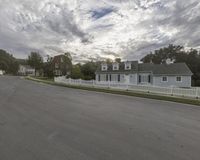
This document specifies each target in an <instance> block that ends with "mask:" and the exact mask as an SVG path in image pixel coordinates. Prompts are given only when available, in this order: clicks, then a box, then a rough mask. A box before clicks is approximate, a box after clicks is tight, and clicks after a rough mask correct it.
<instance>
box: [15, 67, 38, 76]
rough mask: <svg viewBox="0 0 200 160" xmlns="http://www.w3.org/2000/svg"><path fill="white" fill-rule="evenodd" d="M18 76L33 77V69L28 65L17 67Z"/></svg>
mask: <svg viewBox="0 0 200 160" xmlns="http://www.w3.org/2000/svg"><path fill="white" fill-rule="evenodd" d="M18 74H19V75H22V76H34V75H35V69H34V68H32V67H31V66H29V65H19V70H18Z"/></svg>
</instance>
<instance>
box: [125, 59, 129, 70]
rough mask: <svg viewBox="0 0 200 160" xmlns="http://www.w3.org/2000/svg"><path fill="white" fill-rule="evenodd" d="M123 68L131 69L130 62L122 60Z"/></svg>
mask: <svg viewBox="0 0 200 160" xmlns="http://www.w3.org/2000/svg"><path fill="white" fill-rule="evenodd" d="M124 65H125V66H124V68H125V70H131V62H129V61H127V62H124Z"/></svg>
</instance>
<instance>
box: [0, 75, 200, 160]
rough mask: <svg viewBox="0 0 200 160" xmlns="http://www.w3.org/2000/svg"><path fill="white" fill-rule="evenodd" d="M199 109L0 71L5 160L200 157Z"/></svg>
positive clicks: (0, 159) (0, 155) (0, 153)
mask: <svg viewBox="0 0 200 160" xmlns="http://www.w3.org/2000/svg"><path fill="white" fill-rule="evenodd" d="M199 159H200V107H198V106H192V105H184V104H179V103H173V102H165V101H159V100H152V99H144V98H137V97H128V96H121V95H114V94H107V93H98V92H92V91H85V90H78V89H70V88H65V87H58V86H52V85H47V84H42V83H37V82H33V81H29V80H25V79H23V78H20V77H12V76H0V160H199Z"/></svg>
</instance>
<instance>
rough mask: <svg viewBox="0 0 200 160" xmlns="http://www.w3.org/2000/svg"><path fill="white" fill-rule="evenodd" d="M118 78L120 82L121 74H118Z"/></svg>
mask: <svg viewBox="0 0 200 160" xmlns="http://www.w3.org/2000/svg"><path fill="white" fill-rule="evenodd" d="M117 79H118V82H120V74H118V77H117Z"/></svg>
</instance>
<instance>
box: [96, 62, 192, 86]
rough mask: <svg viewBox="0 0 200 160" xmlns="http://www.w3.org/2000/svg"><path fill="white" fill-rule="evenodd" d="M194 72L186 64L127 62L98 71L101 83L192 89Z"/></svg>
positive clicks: (102, 66) (103, 67)
mask: <svg viewBox="0 0 200 160" xmlns="http://www.w3.org/2000/svg"><path fill="white" fill-rule="evenodd" d="M191 76H192V72H191V71H190V69H189V68H188V66H187V65H186V64H185V63H172V64H151V63H138V61H127V62H120V63H117V62H115V63H112V64H107V63H102V64H101V66H99V67H98V69H97V71H96V80H97V81H99V82H104V81H111V82H120V83H128V84H134V85H153V86H161V87H169V86H176V87H191Z"/></svg>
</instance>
